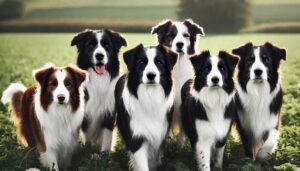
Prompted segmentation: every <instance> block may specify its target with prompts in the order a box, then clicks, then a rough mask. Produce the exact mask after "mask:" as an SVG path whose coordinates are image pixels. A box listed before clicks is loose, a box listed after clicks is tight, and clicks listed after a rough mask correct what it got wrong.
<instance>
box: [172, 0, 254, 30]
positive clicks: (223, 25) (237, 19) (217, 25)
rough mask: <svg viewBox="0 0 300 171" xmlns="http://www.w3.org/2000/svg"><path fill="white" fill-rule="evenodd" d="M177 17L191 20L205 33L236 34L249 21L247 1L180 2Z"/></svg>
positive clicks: (192, 0) (248, 4)
mask: <svg viewBox="0 0 300 171" xmlns="http://www.w3.org/2000/svg"><path fill="white" fill-rule="evenodd" d="M178 14H179V17H180V18H182V19H184V18H192V19H193V20H194V21H195V22H197V23H198V24H200V25H201V26H203V27H204V29H205V31H206V32H221V33H224V32H237V31H239V30H240V29H241V28H243V27H245V26H247V24H248V23H249V21H250V3H249V2H248V0H180V4H179V12H178Z"/></svg>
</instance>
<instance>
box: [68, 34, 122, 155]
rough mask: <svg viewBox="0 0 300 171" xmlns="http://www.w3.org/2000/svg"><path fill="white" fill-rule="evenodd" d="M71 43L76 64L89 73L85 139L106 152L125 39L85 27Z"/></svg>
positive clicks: (108, 147)
mask: <svg viewBox="0 0 300 171" xmlns="http://www.w3.org/2000/svg"><path fill="white" fill-rule="evenodd" d="M71 45H72V46H74V45H76V46H77V49H78V57H77V65H78V67H79V68H81V69H84V70H87V71H88V73H89V82H87V83H86V84H85V90H86V91H85V93H86V106H85V118H84V121H83V124H82V131H83V132H84V139H85V141H86V142H91V143H94V144H100V145H101V151H108V150H110V148H111V144H112V131H113V128H114V123H115V99H114V90H115V85H116V83H117V80H118V79H119V70H120V64H119V59H118V53H119V50H120V48H121V46H126V45H127V42H126V40H125V39H124V38H123V37H122V36H121V35H120V34H119V33H117V32H114V31H111V30H85V31H83V32H80V33H79V34H78V35H77V36H75V37H74V38H73V40H72V42H71Z"/></svg>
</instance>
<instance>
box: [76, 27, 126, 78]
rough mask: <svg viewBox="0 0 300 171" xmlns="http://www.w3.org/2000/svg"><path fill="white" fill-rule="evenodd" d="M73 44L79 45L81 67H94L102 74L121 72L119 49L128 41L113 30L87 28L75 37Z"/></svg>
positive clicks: (78, 60) (78, 59)
mask: <svg viewBox="0 0 300 171" xmlns="http://www.w3.org/2000/svg"><path fill="white" fill-rule="evenodd" d="M71 45H72V46H74V45H76V46H77V49H78V58H77V65H78V66H79V68H81V69H84V70H88V69H90V68H92V69H93V70H94V71H95V72H96V73H97V74H100V75H101V74H104V73H105V72H106V71H108V72H109V73H110V74H111V75H113V76H114V75H117V74H118V72H119V60H118V53H119V50H120V48H121V46H127V42H126V40H125V39H124V38H123V37H122V36H121V35H120V34H119V33H117V32H114V31H112V30H85V31H83V32H80V33H78V34H77V36H75V37H74V38H73V40H72V42H71Z"/></svg>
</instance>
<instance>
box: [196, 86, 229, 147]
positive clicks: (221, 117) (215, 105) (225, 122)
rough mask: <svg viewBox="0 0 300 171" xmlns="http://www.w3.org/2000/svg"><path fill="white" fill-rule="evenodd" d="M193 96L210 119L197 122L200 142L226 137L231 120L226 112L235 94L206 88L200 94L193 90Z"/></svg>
mask: <svg viewBox="0 0 300 171" xmlns="http://www.w3.org/2000/svg"><path fill="white" fill-rule="evenodd" d="M191 94H192V96H193V97H194V98H195V99H197V100H199V101H200V102H201V103H202V104H203V106H204V109H205V111H206V115H207V118H208V121H204V120H196V129H197V132H198V137H199V141H206V140H208V141H209V140H212V141H213V140H215V139H223V138H224V137H226V135H227V133H228V130H229V129H230V124H231V120H230V119H226V118H225V110H226V107H227V106H228V105H229V104H230V102H231V101H232V99H233V95H234V93H231V94H227V93H226V92H225V91H224V90H223V89H220V88H219V89H216V88H208V87H204V88H202V89H201V91H200V92H197V91H195V89H191ZM203 130H205V132H204V131H203Z"/></svg>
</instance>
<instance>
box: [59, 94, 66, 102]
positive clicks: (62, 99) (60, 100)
mask: <svg viewBox="0 0 300 171" xmlns="http://www.w3.org/2000/svg"><path fill="white" fill-rule="evenodd" d="M57 99H58V101H59V102H63V101H64V100H65V96H64V95H63V94H59V95H58V96H57Z"/></svg>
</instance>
